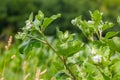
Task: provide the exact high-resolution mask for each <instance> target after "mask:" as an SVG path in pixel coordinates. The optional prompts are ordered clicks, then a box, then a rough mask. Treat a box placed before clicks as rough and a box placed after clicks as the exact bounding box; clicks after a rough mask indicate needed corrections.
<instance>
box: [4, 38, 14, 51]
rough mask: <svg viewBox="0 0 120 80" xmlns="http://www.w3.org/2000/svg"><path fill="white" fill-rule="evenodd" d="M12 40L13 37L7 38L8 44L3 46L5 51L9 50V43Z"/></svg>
mask: <svg viewBox="0 0 120 80" xmlns="http://www.w3.org/2000/svg"><path fill="white" fill-rule="evenodd" d="M12 39H13V37H12V36H10V37H9V40H8V44H7V45H6V46H5V49H6V51H8V50H9V48H10V46H11V43H12Z"/></svg>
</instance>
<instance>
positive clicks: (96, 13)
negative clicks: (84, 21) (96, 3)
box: [90, 10, 102, 24]
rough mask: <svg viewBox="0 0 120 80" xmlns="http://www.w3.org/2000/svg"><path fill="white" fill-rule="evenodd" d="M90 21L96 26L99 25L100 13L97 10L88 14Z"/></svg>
mask: <svg viewBox="0 0 120 80" xmlns="http://www.w3.org/2000/svg"><path fill="white" fill-rule="evenodd" d="M90 14H91V17H92V20H93V21H95V22H96V24H99V23H100V21H101V20H102V13H100V12H99V11H98V10H96V11H94V12H93V13H92V12H90Z"/></svg>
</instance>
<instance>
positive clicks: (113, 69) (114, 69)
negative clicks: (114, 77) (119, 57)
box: [110, 61, 120, 73]
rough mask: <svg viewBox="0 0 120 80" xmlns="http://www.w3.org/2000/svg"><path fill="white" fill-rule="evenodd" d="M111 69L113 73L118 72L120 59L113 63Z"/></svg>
mask: <svg viewBox="0 0 120 80" xmlns="http://www.w3.org/2000/svg"><path fill="white" fill-rule="evenodd" d="M110 69H111V71H112V72H113V73H118V72H119V71H120V61H117V62H116V63H115V64H113V65H112V66H111V67H110Z"/></svg>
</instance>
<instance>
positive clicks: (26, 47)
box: [19, 39, 40, 54]
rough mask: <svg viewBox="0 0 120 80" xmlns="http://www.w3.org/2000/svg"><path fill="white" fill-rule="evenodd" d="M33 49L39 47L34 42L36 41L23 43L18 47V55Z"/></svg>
mask: <svg viewBox="0 0 120 80" xmlns="http://www.w3.org/2000/svg"><path fill="white" fill-rule="evenodd" d="M33 47H36V48H38V47H40V42H38V41H36V40H32V39H30V40H26V41H24V42H23V43H22V44H21V45H20V46H19V51H20V53H22V54H23V53H28V52H29V51H31V50H32V48H33Z"/></svg>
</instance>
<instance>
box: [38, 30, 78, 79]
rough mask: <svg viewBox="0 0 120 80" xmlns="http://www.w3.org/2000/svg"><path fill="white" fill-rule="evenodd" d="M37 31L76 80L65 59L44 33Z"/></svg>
mask: <svg viewBox="0 0 120 80" xmlns="http://www.w3.org/2000/svg"><path fill="white" fill-rule="evenodd" d="M39 33H40V34H41V35H42V37H43V38H44V40H45V43H46V44H47V45H48V46H49V47H50V48H51V49H52V50H53V51H54V52H55V54H56V55H57V56H58V57H59V59H60V60H61V61H62V62H63V64H64V65H65V67H66V69H67V70H68V71H69V73H70V75H71V77H72V78H73V80H76V77H75V75H74V74H73V72H72V71H71V70H70V68H69V67H68V65H67V63H66V59H65V58H64V57H63V58H62V57H61V56H60V55H58V54H57V51H56V49H55V48H54V47H53V46H52V45H51V44H50V43H49V42H48V40H47V38H46V37H45V35H44V34H43V33H42V32H41V31H40V30H39Z"/></svg>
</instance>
